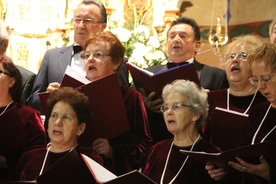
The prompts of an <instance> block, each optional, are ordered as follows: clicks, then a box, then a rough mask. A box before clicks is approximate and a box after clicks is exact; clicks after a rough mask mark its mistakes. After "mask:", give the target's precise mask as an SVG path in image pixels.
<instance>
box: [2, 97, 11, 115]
mask: <svg viewBox="0 0 276 184" xmlns="http://www.w3.org/2000/svg"><path fill="white" fill-rule="evenodd" d="M12 102H13V100H12V101H10V103H9V104H8V105H7V106H6V108H5V109H4V110H3V111H2V112H1V114H0V116H2V115H3V114H4V113H5V112H6V110H7V109H8V108H9V106H10V105H11V104H12Z"/></svg>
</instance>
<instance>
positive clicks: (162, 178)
mask: <svg viewBox="0 0 276 184" xmlns="http://www.w3.org/2000/svg"><path fill="white" fill-rule="evenodd" d="M199 138H200V135H198V137H197V138H196V140H195V142H194V143H193V145H192V147H191V149H190V151H192V150H193V148H194V146H195V144H196V142H197V141H198V140H199ZM172 147H173V141H172V144H171V147H170V150H169V153H168V155H167V159H166V163H165V167H164V169H163V173H162V176H161V180H160V184H163V180H164V176H165V172H166V169H167V165H168V161H169V157H170V154H171V151H172ZM188 158H189V156H187V157H186V159H185V160H184V162H183V164H182V166H181V167H180V169H179V170H178V172H177V173H176V175H175V176H174V177H173V179H172V180H171V181H170V182H169V183H168V184H172V183H173V182H174V180H175V179H176V178H177V176H178V175H179V173H180V172H181V171H182V169H183V167H184V165H185V164H186V161H187V160H188Z"/></svg>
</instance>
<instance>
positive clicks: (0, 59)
mask: <svg viewBox="0 0 276 184" xmlns="http://www.w3.org/2000/svg"><path fill="white" fill-rule="evenodd" d="M0 63H1V64H2V66H3V68H4V69H5V70H6V71H7V73H8V74H9V76H10V77H13V78H14V79H15V83H14V85H13V86H12V87H11V88H10V89H9V92H10V94H11V97H12V99H13V100H14V101H16V102H20V98H21V94H22V75H21V73H20V71H19V70H18V68H17V67H16V66H15V64H14V63H13V61H12V59H11V58H9V57H7V56H4V55H2V56H0Z"/></svg>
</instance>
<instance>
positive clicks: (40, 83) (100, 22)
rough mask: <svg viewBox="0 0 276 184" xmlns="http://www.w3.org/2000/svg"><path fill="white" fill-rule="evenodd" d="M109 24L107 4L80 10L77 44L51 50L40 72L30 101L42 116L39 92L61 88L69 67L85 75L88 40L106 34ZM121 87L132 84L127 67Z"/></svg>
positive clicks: (87, 4) (86, 4)
mask: <svg viewBox="0 0 276 184" xmlns="http://www.w3.org/2000/svg"><path fill="white" fill-rule="evenodd" d="M106 23H107V14H106V9H105V7H104V6H103V4H101V3H99V2H97V1H94V0H83V1H82V2H81V3H80V4H79V5H78V6H77V8H76V10H75V12H74V17H73V25H74V44H73V45H71V46H67V47H62V48H56V49H51V50H48V51H47V52H46V53H45V55H44V58H43V60H42V64H41V66H40V69H39V71H38V74H37V77H36V80H35V83H34V86H33V90H32V95H31V96H30V97H29V98H28V99H27V105H30V106H32V107H34V108H36V109H38V110H40V112H41V113H43V111H42V107H41V104H40V100H39V93H41V92H45V91H47V92H52V91H53V90H55V89H57V88H59V87H60V82H61V80H62V78H63V75H64V73H65V70H66V68H67V66H68V65H71V67H72V68H73V69H75V70H76V71H78V72H79V73H81V74H83V76H85V69H84V60H83V59H82V58H81V57H80V55H81V51H82V48H81V47H80V46H82V45H83V44H84V41H85V40H86V39H87V38H88V37H89V35H90V34H93V33H96V32H98V31H104V29H105V28H106ZM117 73H118V77H119V81H120V83H121V85H123V86H127V85H128V71H127V70H126V67H124V66H122V68H121V69H120V70H119V71H118V72H117Z"/></svg>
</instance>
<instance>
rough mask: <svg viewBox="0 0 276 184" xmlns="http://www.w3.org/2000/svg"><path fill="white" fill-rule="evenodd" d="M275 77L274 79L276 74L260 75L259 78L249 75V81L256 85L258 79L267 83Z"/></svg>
mask: <svg viewBox="0 0 276 184" xmlns="http://www.w3.org/2000/svg"><path fill="white" fill-rule="evenodd" d="M275 79H276V75H274V76H273V77H271V76H269V75H266V76H262V77H261V78H257V77H251V78H250V79H249V82H250V83H251V84H253V85H258V83H259V81H261V82H262V84H268V83H270V82H272V81H273V80H275Z"/></svg>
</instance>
